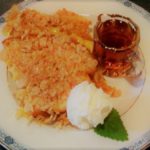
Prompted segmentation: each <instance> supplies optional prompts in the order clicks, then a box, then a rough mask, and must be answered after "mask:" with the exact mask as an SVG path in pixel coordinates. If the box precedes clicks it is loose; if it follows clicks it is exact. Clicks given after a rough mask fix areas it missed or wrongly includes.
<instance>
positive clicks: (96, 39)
mask: <svg viewBox="0 0 150 150" xmlns="http://www.w3.org/2000/svg"><path fill="white" fill-rule="evenodd" d="M102 15H107V16H109V17H110V19H107V21H108V20H112V19H113V18H114V19H116V20H121V19H123V20H122V21H124V22H125V20H126V21H127V22H126V23H128V24H129V25H130V26H131V25H132V26H131V28H133V27H134V30H135V39H134V40H133V41H132V42H131V44H130V45H128V46H124V47H121V48H115V47H109V46H107V45H106V44H104V43H103V42H102V41H101V39H100V38H99V36H98V33H97V29H98V28H99V27H100V26H101V25H102V24H103V23H104V22H106V21H103V22H102V21H101V17H102ZM119 18H120V19H119ZM94 34H95V36H94V37H95V38H94V41H96V42H99V44H101V46H102V47H103V48H105V49H107V50H111V51H117V52H118V51H124V50H128V49H131V48H132V47H135V46H136V45H138V44H139V42H140V30H139V27H138V25H137V24H136V23H135V22H134V21H133V20H131V19H130V18H129V17H125V16H122V15H119V14H100V15H99V16H98V21H97V23H96V25H95V32H94Z"/></svg>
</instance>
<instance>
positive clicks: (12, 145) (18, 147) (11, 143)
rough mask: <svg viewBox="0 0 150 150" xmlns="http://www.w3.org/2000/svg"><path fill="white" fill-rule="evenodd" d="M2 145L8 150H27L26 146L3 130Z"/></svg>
mask: <svg viewBox="0 0 150 150" xmlns="http://www.w3.org/2000/svg"><path fill="white" fill-rule="evenodd" d="M0 144H1V145H2V146H3V147H4V148H6V149H7V150H27V148H25V146H23V145H22V144H20V143H18V142H16V141H15V139H13V138H12V137H11V136H9V135H7V134H6V132H5V131H3V130H2V129H1V130H0Z"/></svg>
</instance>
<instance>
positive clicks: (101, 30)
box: [94, 14, 144, 77]
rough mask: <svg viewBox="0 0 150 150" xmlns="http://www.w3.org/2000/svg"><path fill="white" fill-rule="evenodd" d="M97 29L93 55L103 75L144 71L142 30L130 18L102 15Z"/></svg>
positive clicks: (129, 74) (120, 74) (121, 75)
mask: <svg viewBox="0 0 150 150" xmlns="http://www.w3.org/2000/svg"><path fill="white" fill-rule="evenodd" d="M94 30H95V31H94V54H95V56H96V57H97V59H98V61H99V64H100V65H101V67H102V71H103V74H104V75H107V76H110V77H128V76H137V75H139V74H140V73H141V72H142V70H143V67H144V62H143V58H142V54H141V53H140V50H139V42H140V31H139V27H138V26H137V25H136V24H135V23H134V22H133V21H132V20H131V19H130V18H127V17H124V16H120V15H109V14H100V15H99V16H98V21H97V24H96V26H95V29H94Z"/></svg>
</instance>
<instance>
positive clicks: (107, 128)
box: [94, 109, 128, 141]
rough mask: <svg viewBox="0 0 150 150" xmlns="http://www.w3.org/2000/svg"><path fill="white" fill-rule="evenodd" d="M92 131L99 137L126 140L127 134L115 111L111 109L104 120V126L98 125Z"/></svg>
mask: <svg viewBox="0 0 150 150" xmlns="http://www.w3.org/2000/svg"><path fill="white" fill-rule="evenodd" d="M94 131H95V132H96V133H97V134H98V135H101V136H104V137H108V138H111V139H113V140H118V141H126V140H128V133H127V130H126V129H125V127H124V125H123V122H122V120H121V118H120V115H119V113H118V112H117V110H115V109H112V111H111V112H110V114H109V115H108V117H107V118H106V119H105V120H104V124H103V125H101V124H99V125H98V126H97V127H96V128H94Z"/></svg>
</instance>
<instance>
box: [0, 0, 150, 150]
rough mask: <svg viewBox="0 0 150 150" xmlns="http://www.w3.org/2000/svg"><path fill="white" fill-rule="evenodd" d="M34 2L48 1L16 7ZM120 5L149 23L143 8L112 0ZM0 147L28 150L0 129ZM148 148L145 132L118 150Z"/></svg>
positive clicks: (27, 0)
mask: <svg viewBox="0 0 150 150" xmlns="http://www.w3.org/2000/svg"><path fill="white" fill-rule="evenodd" d="M36 1H48V0H24V1H23V2H20V3H19V4H18V5H19V7H20V8H24V7H26V6H28V5H30V4H31V3H33V2H36ZM113 1H117V2H120V3H122V4H123V5H124V6H126V7H130V8H132V9H134V10H135V11H136V12H138V13H140V14H141V15H142V16H143V17H144V18H145V19H146V20H148V21H150V13H149V12H147V11H146V10H145V9H144V8H142V7H140V6H138V5H136V4H134V3H133V2H130V1H129V0H113ZM4 22H5V13H4V14H3V15H1V16H0V25H1V24H3V23H4ZM0 145H2V146H3V147H4V148H6V149H7V150H28V149H30V148H27V147H25V146H24V145H23V144H21V143H18V142H17V141H16V140H15V139H14V138H13V137H11V136H9V134H7V133H6V132H5V131H4V130H3V129H0ZM148 145H149V146H150V131H148V132H146V133H145V134H144V135H143V136H142V137H140V138H138V139H136V140H134V141H133V142H131V143H130V145H129V146H128V147H123V148H121V149H120V150H134V149H140V150H142V149H143V150H144V149H146V148H147V146H148Z"/></svg>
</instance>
